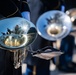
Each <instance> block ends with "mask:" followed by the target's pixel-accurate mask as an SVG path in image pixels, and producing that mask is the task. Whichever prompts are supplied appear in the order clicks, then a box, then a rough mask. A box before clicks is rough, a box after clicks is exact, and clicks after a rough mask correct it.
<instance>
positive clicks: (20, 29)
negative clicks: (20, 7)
mask: <svg viewBox="0 0 76 75" xmlns="http://www.w3.org/2000/svg"><path fill="white" fill-rule="evenodd" d="M36 34H37V31H36V28H35V25H34V24H33V23H32V22H30V21H28V20H26V19H24V18H20V17H12V18H5V19H2V20H0V48H1V49H2V50H8V51H10V52H13V53H14V67H15V68H16V69H17V68H19V67H20V66H21V63H22V61H23V60H24V59H25V56H26V52H27V51H26V47H27V46H29V45H30V44H31V43H32V42H33V41H34V40H35V38H36V36H37V35H36Z"/></svg>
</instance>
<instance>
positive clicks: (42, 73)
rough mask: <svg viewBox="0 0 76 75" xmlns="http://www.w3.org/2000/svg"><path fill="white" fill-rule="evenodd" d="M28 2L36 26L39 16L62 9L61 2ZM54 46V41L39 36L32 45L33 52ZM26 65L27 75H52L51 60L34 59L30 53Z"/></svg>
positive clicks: (45, 0) (40, 0)
mask: <svg viewBox="0 0 76 75" xmlns="http://www.w3.org/2000/svg"><path fill="white" fill-rule="evenodd" d="M27 2H28V4H29V7H30V12H31V21H32V22H33V23H34V24H35V25H36V21H37V19H38V18H39V16H40V15H42V14H43V13H44V12H47V11H50V10H60V9H61V2H60V0H27ZM52 45H53V44H52V41H48V40H45V39H43V38H42V37H40V36H39V35H38V36H37V38H36V40H35V41H34V42H33V43H32V45H31V49H32V50H33V51H36V50H38V49H41V48H43V47H46V46H52ZM25 63H27V68H26V74H25V75H33V73H35V74H36V75H50V70H49V66H50V60H44V59H40V58H37V57H33V56H32V55H31V54H30V52H29V53H28V55H27V57H26V60H25ZM33 71H34V72H33Z"/></svg>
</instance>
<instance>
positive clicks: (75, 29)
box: [65, 8, 76, 36]
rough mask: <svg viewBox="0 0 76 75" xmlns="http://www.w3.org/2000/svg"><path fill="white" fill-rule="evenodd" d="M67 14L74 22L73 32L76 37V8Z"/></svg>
mask: <svg viewBox="0 0 76 75" xmlns="http://www.w3.org/2000/svg"><path fill="white" fill-rule="evenodd" d="M65 13H66V14H67V15H68V16H69V17H70V19H71V21H72V30H71V32H72V34H74V36H75V35H76V33H75V32H76V8H71V9H69V10H67V11H66V12H65Z"/></svg>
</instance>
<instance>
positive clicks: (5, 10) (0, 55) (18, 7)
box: [0, 0, 30, 75]
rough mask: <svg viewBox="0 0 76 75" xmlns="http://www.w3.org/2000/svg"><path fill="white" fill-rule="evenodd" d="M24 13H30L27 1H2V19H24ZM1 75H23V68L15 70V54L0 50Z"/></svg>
mask: <svg viewBox="0 0 76 75" xmlns="http://www.w3.org/2000/svg"><path fill="white" fill-rule="evenodd" d="M24 11H29V7H28V4H27V2H26V0H5V1H4V0H0V14H1V15H2V16H3V17H2V16H0V18H1V19H2V18H9V17H22V16H21V12H24ZM29 12H30V11H29ZM11 23H12V22H11ZM0 75H22V69H21V67H20V68H18V69H15V68H14V65H13V52H10V51H7V50H2V49H0Z"/></svg>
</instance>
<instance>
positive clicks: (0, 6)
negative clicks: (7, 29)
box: [0, 0, 21, 17]
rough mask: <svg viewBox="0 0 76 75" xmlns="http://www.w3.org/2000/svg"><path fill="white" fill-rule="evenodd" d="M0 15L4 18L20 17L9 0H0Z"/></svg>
mask: <svg viewBox="0 0 76 75" xmlns="http://www.w3.org/2000/svg"><path fill="white" fill-rule="evenodd" d="M0 14H2V15H3V16H4V17H12V16H21V15H20V11H19V9H18V7H17V6H16V5H15V4H14V2H13V1H11V0H5V1H4V0H0Z"/></svg>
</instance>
